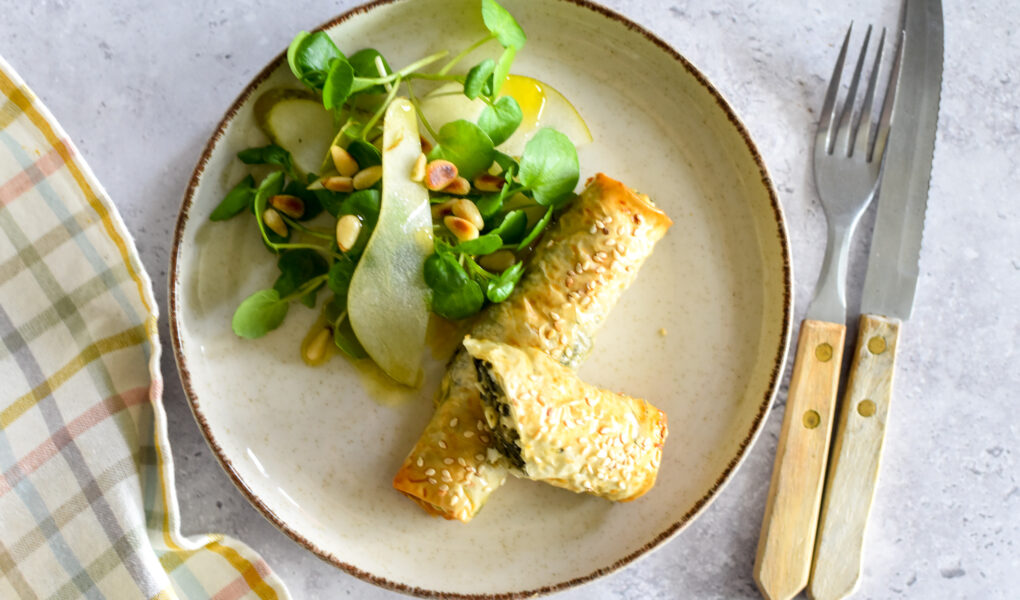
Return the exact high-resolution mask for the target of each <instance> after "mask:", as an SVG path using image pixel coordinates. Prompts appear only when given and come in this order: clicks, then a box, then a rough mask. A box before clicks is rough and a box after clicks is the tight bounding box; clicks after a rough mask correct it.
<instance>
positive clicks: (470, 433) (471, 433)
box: [464, 431, 475, 438]
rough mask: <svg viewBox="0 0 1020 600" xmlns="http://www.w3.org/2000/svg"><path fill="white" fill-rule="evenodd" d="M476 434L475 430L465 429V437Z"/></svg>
mask: <svg viewBox="0 0 1020 600" xmlns="http://www.w3.org/2000/svg"><path fill="white" fill-rule="evenodd" d="M474 435H475V432H473V431H465V432H464V437H466V438H469V437H474Z"/></svg>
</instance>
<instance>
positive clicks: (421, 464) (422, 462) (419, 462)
mask: <svg viewBox="0 0 1020 600" xmlns="http://www.w3.org/2000/svg"><path fill="white" fill-rule="evenodd" d="M424 464H425V461H424V460H423V459H422V457H420V456H419V457H418V466H419V467H420V466H423V465H424Z"/></svg>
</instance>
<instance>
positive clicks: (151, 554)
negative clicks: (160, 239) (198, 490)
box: [0, 58, 289, 600]
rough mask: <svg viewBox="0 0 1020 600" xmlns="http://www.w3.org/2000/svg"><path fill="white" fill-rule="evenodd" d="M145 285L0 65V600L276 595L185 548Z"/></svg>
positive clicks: (255, 559)
mask: <svg viewBox="0 0 1020 600" xmlns="http://www.w3.org/2000/svg"><path fill="white" fill-rule="evenodd" d="M156 315H157V311H156V304H155V302H154V300H153V296H152V289H151V282H150V281H149V277H148V276H147V275H146V273H145V271H144V270H143V269H142V266H141V263H140V261H139V259H138V254H137V253H136V251H135V248H134V245H133V243H132V241H131V236H130V235H129V234H128V233H127V229H126V227H125V226H124V223H123V222H122V221H121V219H120V216H119V215H118V214H117V212H116V210H115V209H114V208H113V205H112V204H111V202H110V200H109V198H108V197H107V196H106V193H105V192H104V191H103V189H102V187H101V186H100V185H99V183H98V182H97V181H96V179H95V176H94V175H93V174H92V172H91V171H90V170H89V168H88V166H86V164H85V162H84V161H83V160H82V159H81V157H80V156H79V155H78V152H77V151H76V150H75V148H74V146H73V145H72V144H71V142H70V141H69V140H68V138H67V135H66V134H65V133H64V131H63V130H62V129H61V128H60V127H59V126H58V125H57V124H56V121H55V120H54V119H53V117H52V116H51V115H50V113H49V112H48V111H47V110H46V108H45V107H43V106H42V104H41V103H40V102H39V100H38V99H37V98H35V96H34V95H33V94H32V93H31V92H30V91H29V90H28V89H27V88H26V87H25V85H24V82H23V81H22V80H21V79H20V78H19V77H18V76H17V74H15V73H14V71H13V69H12V68H11V67H10V66H9V65H8V64H7V63H6V62H4V60H3V59H2V58H0V598H4V599H6V598H76V597H86V598H117V599H120V598H188V599H196V600H197V599H199V598H201V599H207V598H216V599H221V600H228V599H234V598H261V599H273V598H288V597H289V595H288V593H287V591H286V588H285V587H284V585H283V583H282V582H281V581H280V580H279V579H278V578H277V577H276V576H275V575H274V574H273V573H272V572H271V571H270V570H269V567H268V566H267V565H266V563H265V562H264V561H263V560H262V559H261V558H260V557H259V556H258V555H257V554H255V552H253V551H252V550H251V549H250V548H248V547H246V546H244V545H243V544H240V543H238V542H237V541H234V540H230V539H226V538H224V537H223V536H219V535H203V536H199V537H196V538H185V537H183V536H181V534H180V529H179V527H180V516H179V514H178V509H177V496H176V494H175V491H174V469H173V463H172V462H171V454H170V446H169V442H168V440H167V429H166V415H165V413H164V412H163V405H162V404H161V401H162V400H161V392H162V387H163V380H162V377H161V376H160V372H159V355H160V345H159V338H158V337H157V329H156Z"/></svg>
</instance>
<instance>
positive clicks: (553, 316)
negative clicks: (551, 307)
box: [549, 312, 560, 321]
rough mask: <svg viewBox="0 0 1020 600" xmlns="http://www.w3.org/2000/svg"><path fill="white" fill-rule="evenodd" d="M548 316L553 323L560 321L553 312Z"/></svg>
mask: <svg viewBox="0 0 1020 600" xmlns="http://www.w3.org/2000/svg"><path fill="white" fill-rule="evenodd" d="M549 316H550V317H552V320H553V321H559V320H560V316H559V315H558V314H556V313H554V312H550V313H549Z"/></svg>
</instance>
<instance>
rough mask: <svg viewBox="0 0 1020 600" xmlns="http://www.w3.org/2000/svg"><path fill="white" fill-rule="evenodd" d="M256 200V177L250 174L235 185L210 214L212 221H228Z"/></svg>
mask: <svg viewBox="0 0 1020 600" xmlns="http://www.w3.org/2000/svg"><path fill="white" fill-rule="evenodd" d="M253 200H255V178H254V177H252V176H251V175H248V176H247V177H245V178H244V179H242V180H241V181H240V183H238V184H237V185H235V186H234V187H233V189H231V190H230V191H229V192H227V195H226V196H225V197H224V198H223V200H221V201H220V203H219V204H218V205H217V206H216V208H214V209H213V211H212V214H210V215H209V220H210V221H226V220H227V219H229V218H231V217H233V216H234V215H237V214H238V213H240V212H241V211H243V210H244V209H246V208H248V207H249V206H251V203H252V201H253Z"/></svg>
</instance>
